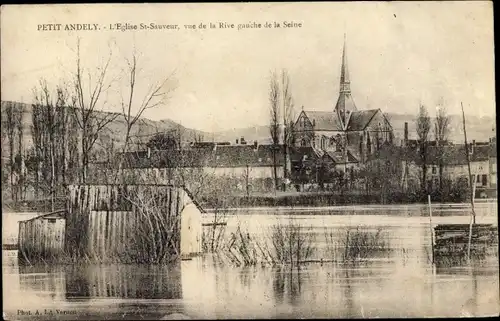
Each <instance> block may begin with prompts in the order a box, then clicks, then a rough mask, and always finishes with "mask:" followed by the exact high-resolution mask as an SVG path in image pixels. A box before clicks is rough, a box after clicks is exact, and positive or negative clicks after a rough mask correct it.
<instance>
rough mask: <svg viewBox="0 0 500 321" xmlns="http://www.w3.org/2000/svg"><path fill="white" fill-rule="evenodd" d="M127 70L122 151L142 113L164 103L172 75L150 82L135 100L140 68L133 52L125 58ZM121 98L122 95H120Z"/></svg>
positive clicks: (123, 107)
mask: <svg viewBox="0 0 500 321" xmlns="http://www.w3.org/2000/svg"><path fill="white" fill-rule="evenodd" d="M126 62H127V65H128V70H127V79H128V84H127V87H128V91H129V92H128V95H127V100H126V101H125V102H124V101H123V99H122V103H121V106H122V116H123V118H124V120H125V124H126V129H125V144H124V146H123V152H124V153H125V152H126V151H127V147H128V144H129V141H130V135H131V132H132V128H133V127H134V125H135V124H136V123H137V121H138V120H139V119H140V117H141V116H142V114H143V113H144V112H145V111H146V110H148V109H152V108H155V107H158V106H162V105H164V104H165V103H166V100H167V98H168V94H169V93H170V92H171V90H172V88H171V87H168V82H169V80H170V79H171V76H172V75H169V76H167V77H164V78H162V79H161V80H160V81H158V82H153V83H151V84H150V86H149V88H148V90H147V92H146V93H145V94H144V96H143V98H142V100H140V101H137V102H136V93H137V88H136V86H137V81H138V80H140V79H138V77H139V76H140V74H139V73H140V69H138V56H137V54H136V53H135V52H134V53H133V54H132V58H131V59H126ZM122 98H123V97H122Z"/></svg>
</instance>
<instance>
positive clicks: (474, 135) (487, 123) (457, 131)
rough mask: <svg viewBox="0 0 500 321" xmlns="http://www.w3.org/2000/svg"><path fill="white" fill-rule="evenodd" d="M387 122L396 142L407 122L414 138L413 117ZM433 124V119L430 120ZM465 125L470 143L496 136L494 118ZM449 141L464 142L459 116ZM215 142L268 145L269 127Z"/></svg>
mask: <svg viewBox="0 0 500 321" xmlns="http://www.w3.org/2000/svg"><path fill="white" fill-rule="evenodd" d="M386 115H387V117H388V118H389V121H390V122H391V124H392V128H393V129H394V136H395V138H396V140H397V141H399V140H401V139H403V137H404V123H405V122H408V134H409V135H408V136H409V138H410V139H412V138H416V136H417V134H416V124H415V119H416V116H415V115H403V114H395V113H389V114H386ZM431 121H432V122H434V119H432V120H431ZM466 123H467V139H468V140H470V141H472V140H476V141H478V142H479V141H488V140H489V139H490V137H493V136H495V135H496V133H495V132H494V131H493V130H492V128H494V127H495V118H494V117H477V116H471V115H467V116H466ZM433 131H434V129H432V130H431V137H430V138H431V139H433V138H434V136H433V135H434V134H433ZM449 131H450V132H449V140H450V141H452V142H457V143H461V142H463V140H464V134H463V129H462V116H461V115H451V116H450V125H449ZM214 137H215V140H217V141H229V142H231V143H232V144H234V143H235V140H236V139H237V138H238V139H240V137H244V138H245V140H246V141H247V142H252V141H254V140H257V141H258V142H259V143H261V144H262V143H269V142H270V138H269V127H268V126H265V125H263V126H254V127H246V128H235V129H230V130H225V131H220V132H216V133H214Z"/></svg>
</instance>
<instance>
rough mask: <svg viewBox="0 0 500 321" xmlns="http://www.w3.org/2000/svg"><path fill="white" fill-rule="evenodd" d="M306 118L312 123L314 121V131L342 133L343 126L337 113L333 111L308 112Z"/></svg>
mask: <svg viewBox="0 0 500 321" xmlns="http://www.w3.org/2000/svg"><path fill="white" fill-rule="evenodd" d="M305 113H306V116H307V118H309V120H310V121H311V122H312V121H313V120H314V130H333V131H341V130H342V124H341V123H340V119H339V117H338V116H337V115H336V113H334V112H331V111H306V112H305Z"/></svg>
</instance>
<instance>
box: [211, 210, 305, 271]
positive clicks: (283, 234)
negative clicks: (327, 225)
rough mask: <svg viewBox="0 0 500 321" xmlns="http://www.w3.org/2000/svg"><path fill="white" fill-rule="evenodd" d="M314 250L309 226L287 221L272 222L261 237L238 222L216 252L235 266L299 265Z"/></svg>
mask: <svg viewBox="0 0 500 321" xmlns="http://www.w3.org/2000/svg"><path fill="white" fill-rule="evenodd" d="M314 250H315V246H314V240H313V234H312V233H311V229H310V228H306V227H304V226H301V225H300V224H298V223H295V222H293V221H292V220H288V221H287V222H285V223H277V224H275V225H273V226H272V227H271V228H270V229H269V230H268V231H267V233H266V234H265V235H263V236H259V235H251V234H250V233H249V232H248V231H246V230H244V229H242V228H241V226H240V225H238V227H237V229H236V231H235V232H234V233H231V235H230V236H229V238H228V239H226V240H225V242H224V244H223V246H222V247H221V248H220V251H219V253H218V254H219V257H221V258H222V260H223V261H225V262H228V263H230V264H233V265H237V266H252V265H257V264H261V265H271V266H275V265H290V266H299V265H300V264H303V263H305V262H306V261H307V260H308V259H309V258H310V257H311V256H312V255H313V253H314Z"/></svg>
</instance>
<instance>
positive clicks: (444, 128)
mask: <svg viewBox="0 0 500 321" xmlns="http://www.w3.org/2000/svg"><path fill="white" fill-rule="evenodd" d="M449 123H450V117H449V116H448V113H447V111H446V108H445V107H444V106H439V107H438V108H437V114H436V122H435V123H434V134H435V135H436V144H437V152H438V157H439V158H438V162H439V163H438V166H439V189H440V190H441V191H442V190H443V169H444V159H445V144H446V141H447V140H448V133H449V128H448V127H449Z"/></svg>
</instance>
